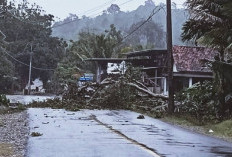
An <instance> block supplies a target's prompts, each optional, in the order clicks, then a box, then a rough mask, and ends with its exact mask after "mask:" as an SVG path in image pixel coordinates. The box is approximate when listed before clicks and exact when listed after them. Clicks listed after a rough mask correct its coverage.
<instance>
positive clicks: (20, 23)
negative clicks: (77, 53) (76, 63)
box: [0, 0, 67, 88]
mask: <svg viewBox="0 0 232 157" xmlns="http://www.w3.org/2000/svg"><path fill="white" fill-rule="evenodd" d="M0 8H1V14H0V28H1V31H2V32H3V33H4V34H5V35H6V38H5V42H7V43H8V44H7V45H6V46H5V48H4V49H5V50H6V51H7V52H8V53H10V54H11V55H12V56H13V57H14V58H16V59H17V60H19V61H21V62H23V63H25V64H29V58H30V54H31V52H33V61H32V66H33V67H38V68H41V69H55V68H56V65H57V63H58V62H59V61H60V60H61V58H63V56H64V53H65V46H67V44H66V42H65V41H63V40H60V39H58V38H56V37H51V32H52V30H51V24H52V21H53V15H50V14H45V13H44V12H43V10H42V8H41V7H39V6H37V5H36V4H32V5H30V4H29V3H28V2H27V0H23V1H22V2H21V3H20V4H19V5H17V6H16V5H15V4H14V3H13V2H9V3H7V1H6V0H4V2H3V3H1V4H0ZM13 63H14V65H15V75H14V76H16V77H17V78H18V79H19V80H20V82H21V85H22V88H23V87H24V86H25V84H26V83H27V80H28V67H27V66H25V65H23V64H20V63H19V62H15V61H14V62H13ZM51 75H52V72H51V71H48V70H47V71H46V70H44V71H41V70H35V69H33V70H32V77H33V78H38V77H40V78H41V79H42V81H43V82H44V83H46V82H47V80H49V79H50V77H51Z"/></svg>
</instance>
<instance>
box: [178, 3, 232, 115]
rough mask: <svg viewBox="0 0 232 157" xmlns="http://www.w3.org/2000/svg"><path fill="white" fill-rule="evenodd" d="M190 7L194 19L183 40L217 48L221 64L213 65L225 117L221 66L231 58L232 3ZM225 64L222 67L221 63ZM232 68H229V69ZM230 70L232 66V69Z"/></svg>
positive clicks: (188, 24)
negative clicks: (227, 53) (227, 54)
mask: <svg viewBox="0 0 232 157" xmlns="http://www.w3.org/2000/svg"><path fill="white" fill-rule="evenodd" d="M186 5H187V8H188V9H189V11H190V13H191V14H190V19H189V20H188V21H187V22H186V23H185V24H184V26H183V33H182V39H183V41H186V40H194V41H195V42H196V44H202V45H205V46H207V47H211V48H214V49H217V50H218V51H219V56H218V57H216V59H217V60H218V61H216V62H213V64H212V65H213V69H214V71H215V73H216V74H217V78H219V79H218V81H217V83H218V84H219V87H220V88H219V91H218V95H219V100H220V104H221V113H220V114H221V116H223V115H224V113H225V110H226V106H225V94H226V92H225V88H226V84H225V73H224V71H225V69H223V67H225V66H220V65H222V64H223V63H225V61H226V60H228V58H227V57H226V56H225V54H226V52H228V51H226V50H228V49H229V48H230V47H231V45H232V44H231V43H232V9H231V6H232V1H231V0H187V2H186ZM221 63H222V64H221ZM227 67H228V66H227ZM229 67H230V66H229Z"/></svg>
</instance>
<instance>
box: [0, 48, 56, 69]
mask: <svg viewBox="0 0 232 157" xmlns="http://www.w3.org/2000/svg"><path fill="white" fill-rule="evenodd" d="M1 49H2V48H1ZM2 50H3V52H5V53H6V54H7V55H8V56H9V57H10V58H12V59H13V60H15V61H16V62H18V63H20V64H22V65H25V66H27V67H30V65H28V64H26V63H24V62H22V61H20V60H18V59H16V58H14V57H13V56H12V55H11V54H9V53H8V52H7V51H6V50H4V49H2ZM32 68H33V69H36V70H42V71H54V70H55V69H50V68H38V67H34V66H32Z"/></svg>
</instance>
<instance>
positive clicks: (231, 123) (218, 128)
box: [212, 119, 232, 140]
mask: <svg viewBox="0 0 232 157" xmlns="http://www.w3.org/2000/svg"><path fill="white" fill-rule="evenodd" d="M212 130H213V131H214V134H215V135H218V136H222V137H228V138H231V140H232V119H231V120H226V121H223V122H221V123H218V124H215V125H212Z"/></svg>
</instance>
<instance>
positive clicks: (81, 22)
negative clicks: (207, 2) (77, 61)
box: [53, 3, 188, 45]
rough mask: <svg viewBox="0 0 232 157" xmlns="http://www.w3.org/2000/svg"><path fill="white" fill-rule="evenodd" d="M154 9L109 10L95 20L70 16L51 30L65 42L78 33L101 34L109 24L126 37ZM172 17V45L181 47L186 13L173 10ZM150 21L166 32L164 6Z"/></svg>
mask: <svg viewBox="0 0 232 157" xmlns="http://www.w3.org/2000/svg"><path fill="white" fill-rule="evenodd" d="M160 5H163V4H160ZM163 6H164V5H163ZM111 7H112V5H111ZM155 7H157V6H155V5H154V4H152V3H145V4H144V5H141V6H139V7H138V8H137V9H136V10H134V11H131V12H123V11H120V10H119V9H120V8H118V10H114V11H112V10H110V12H109V9H108V10H107V11H103V13H102V14H101V15H99V16H97V17H95V18H90V17H86V16H84V17H82V18H79V17H77V16H76V15H73V14H70V16H69V17H67V18H66V19H65V20H63V21H59V22H56V23H55V24H54V26H55V27H54V28H53V36H58V37H61V38H64V39H65V40H70V39H72V40H77V39H78V34H79V32H80V31H83V30H94V31H95V32H97V33H101V32H104V31H105V30H106V29H109V26H110V25H111V24H114V25H115V26H116V28H117V29H119V30H121V31H122V32H123V34H124V35H127V34H128V33H129V32H128V31H129V29H130V27H131V26H132V25H133V24H135V23H138V22H140V21H142V20H146V19H147V18H148V17H149V15H150V14H151V12H152V10H153V9H154V8H155ZM109 8H110V7H109ZM111 9H112V8H111ZM172 16H173V18H172V19H173V44H175V45H183V44H184V43H183V42H182V41H181V39H180V34H181V28H182V25H183V23H184V22H185V21H186V20H187V18H188V12H187V11H186V10H185V9H178V8H174V9H173V10H172ZM72 21H73V22H72ZM152 21H153V22H155V23H156V24H159V25H160V26H161V27H162V29H163V31H164V32H166V30H165V29H166V12H165V6H164V9H161V10H160V11H159V12H158V13H156V14H155V15H154V16H153V18H152ZM64 23H68V24H64ZM62 24H64V25H62ZM60 25H61V26H60Z"/></svg>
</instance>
